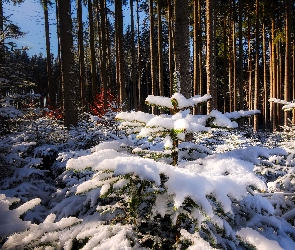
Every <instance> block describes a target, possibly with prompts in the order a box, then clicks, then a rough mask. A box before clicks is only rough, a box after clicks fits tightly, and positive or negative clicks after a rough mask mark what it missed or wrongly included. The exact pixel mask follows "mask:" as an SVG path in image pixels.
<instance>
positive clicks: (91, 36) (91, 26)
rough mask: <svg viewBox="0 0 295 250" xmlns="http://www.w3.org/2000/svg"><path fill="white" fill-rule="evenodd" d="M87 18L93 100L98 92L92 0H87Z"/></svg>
mask: <svg viewBox="0 0 295 250" xmlns="http://www.w3.org/2000/svg"><path fill="white" fill-rule="evenodd" d="M88 18H89V45H90V71H91V86H90V89H91V92H92V93H91V99H92V100H93V99H94V98H95V96H96V95H97V93H98V84H97V77H96V59H95V58H96V56H95V45H94V24H93V5H92V0H88Z"/></svg>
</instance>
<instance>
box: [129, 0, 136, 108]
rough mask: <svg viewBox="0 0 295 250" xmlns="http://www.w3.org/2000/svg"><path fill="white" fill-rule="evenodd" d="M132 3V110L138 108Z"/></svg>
mask: <svg viewBox="0 0 295 250" xmlns="http://www.w3.org/2000/svg"><path fill="white" fill-rule="evenodd" d="M133 1H134V0H130V9H131V13H130V15H131V36H132V39H131V41H132V45H131V46H132V48H131V50H132V51H131V54H132V63H131V67H132V68H131V81H132V94H133V109H136V110H137V108H138V104H137V100H138V98H137V91H136V68H135V64H136V50H135V31H134V10H133Z"/></svg>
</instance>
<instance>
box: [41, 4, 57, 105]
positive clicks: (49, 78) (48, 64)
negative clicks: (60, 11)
mask: <svg viewBox="0 0 295 250" xmlns="http://www.w3.org/2000/svg"><path fill="white" fill-rule="evenodd" d="M43 9H44V26H45V42H46V69H47V88H48V92H49V105H50V106H52V107H53V108H55V107H56V92H55V89H54V86H53V81H52V64H51V53H50V34H49V19H48V2H47V0H44V1H43Z"/></svg>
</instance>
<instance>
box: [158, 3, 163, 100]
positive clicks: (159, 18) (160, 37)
mask: <svg viewBox="0 0 295 250" xmlns="http://www.w3.org/2000/svg"><path fill="white" fill-rule="evenodd" d="M161 1H162V0H158V6H157V7H158V8H157V16H158V67H159V73H158V81H159V95H160V96H164V83H163V55H162V15H161V11H162V2H161Z"/></svg>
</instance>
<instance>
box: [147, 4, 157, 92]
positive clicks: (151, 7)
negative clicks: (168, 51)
mask: <svg viewBox="0 0 295 250" xmlns="http://www.w3.org/2000/svg"><path fill="white" fill-rule="evenodd" d="M149 14H150V55H151V59H150V60H151V83H152V95H156V65H155V64H156V63H155V42H154V1H153V0H150V5H149Z"/></svg>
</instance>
